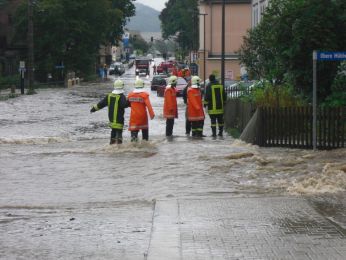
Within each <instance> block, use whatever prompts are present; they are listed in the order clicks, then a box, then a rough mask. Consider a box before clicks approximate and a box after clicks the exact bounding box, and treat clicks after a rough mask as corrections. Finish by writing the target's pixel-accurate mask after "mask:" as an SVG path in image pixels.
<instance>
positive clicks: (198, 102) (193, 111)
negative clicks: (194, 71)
mask: <svg viewBox="0 0 346 260" xmlns="http://www.w3.org/2000/svg"><path fill="white" fill-rule="evenodd" d="M199 84H200V78H199V77H198V76H193V77H192V78H191V86H190V87H188V89H187V114H188V120H189V121H190V122H191V127H192V136H193V137H203V136H204V135H203V125H204V118H205V116H204V110H203V102H202V93H201V90H200V85H199Z"/></svg>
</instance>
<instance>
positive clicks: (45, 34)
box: [16, 0, 134, 77]
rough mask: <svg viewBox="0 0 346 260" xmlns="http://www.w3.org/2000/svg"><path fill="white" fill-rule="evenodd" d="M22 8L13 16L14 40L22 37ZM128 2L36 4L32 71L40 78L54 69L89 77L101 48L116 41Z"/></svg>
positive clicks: (51, 0) (48, 0)
mask: <svg viewBox="0 0 346 260" xmlns="http://www.w3.org/2000/svg"><path fill="white" fill-rule="evenodd" d="M26 8H27V6H26V5H25V4H24V5H23V6H22V7H21V8H20V9H19V10H18V13H17V16H16V18H17V19H16V20H17V37H19V38H20V37H22V38H24V39H25V37H26V22H27V20H26V15H25V12H26ZM133 14H134V5H133V4H132V2H131V0H121V1H119V0H117V1H116V0H113V1H112V0H88V1H85V0H74V1H70V0H39V1H35V6H34V29H35V32H34V39H35V61H36V64H35V67H36V71H37V72H41V73H42V77H43V76H45V75H46V73H47V72H49V71H52V69H53V68H54V65H56V64H61V63H62V62H63V63H64V65H65V69H66V70H73V71H78V72H81V73H82V74H89V73H93V71H94V64H95V61H96V57H97V55H98V51H99V47H100V45H101V44H104V43H107V42H110V41H113V39H114V38H115V39H120V36H121V35H122V34H123V26H124V24H125V23H126V19H127V17H128V16H131V15H133Z"/></svg>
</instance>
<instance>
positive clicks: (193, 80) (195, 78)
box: [191, 76, 201, 88]
mask: <svg viewBox="0 0 346 260" xmlns="http://www.w3.org/2000/svg"><path fill="white" fill-rule="evenodd" d="M200 81H201V79H200V78H199V77H198V76H193V77H192V78H191V85H192V86H195V88H198V87H199V83H200Z"/></svg>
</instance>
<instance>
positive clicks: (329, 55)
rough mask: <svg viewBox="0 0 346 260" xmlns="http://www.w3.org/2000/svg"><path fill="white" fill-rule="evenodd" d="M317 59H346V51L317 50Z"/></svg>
mask: <svg viewBox="0 0 346 260" xmlns="http://www.w3.org/2000/svg"><path fill="white" fill-rule="evenodd" d="M314 58H315V59H316V60H321V61H322V60H324V61H338V60H346V52H345V51H317V53H316V57H314Z"/></svg>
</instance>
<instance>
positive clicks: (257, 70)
mask: <svg viewBox="0 0 346 260" xmlns="http://www.w3.org/2000/svg"><path fill="white" fill-rule="evenodd" d="M345 10H346V1H344V0H270V2H269V6H268V7H267V9H266V11H265V13H264V14H263V19H262V20H261V22H260V23H259V25H257V26H256V27H255V28H253V29H251V30H249V31H248V34H247V35H246V37H245V38H244V43H243V45H242V47H241V49H240V51H239V54H240V59H241V62H242V63H243V64H244V65H245V66H246V68H247V70H248V73H249V74H250V77H251V78H255V79H265V80H267V81H269V82H270V83H271V84H272V85H274V88H275V87H276V88H278V87H280V86H283V85H290V86H292V88H294V90H295V91H296V93H299V94H301V95H302V96H304V97H306V98H307V99H308V100H311V96H312V94H311V93H312V84H313V82H312V52H313V50H322V51H346V49H345V47H346V33H345V31H346V11H345ZM317 70H318V72H317V75H318V97H319V99H320V100H328V99H329V100H330V101H332V100H333V101H332V102H334V104H339V105H346V80H345V78H346V77H345V76H342V75H345V64H343V63H341V62H336V61H329V62H319V63H318V66H317ZM342 80H344V81H343V83H340V82H341V81H342ZM333 97H334V98H333Z"/></svg>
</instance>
